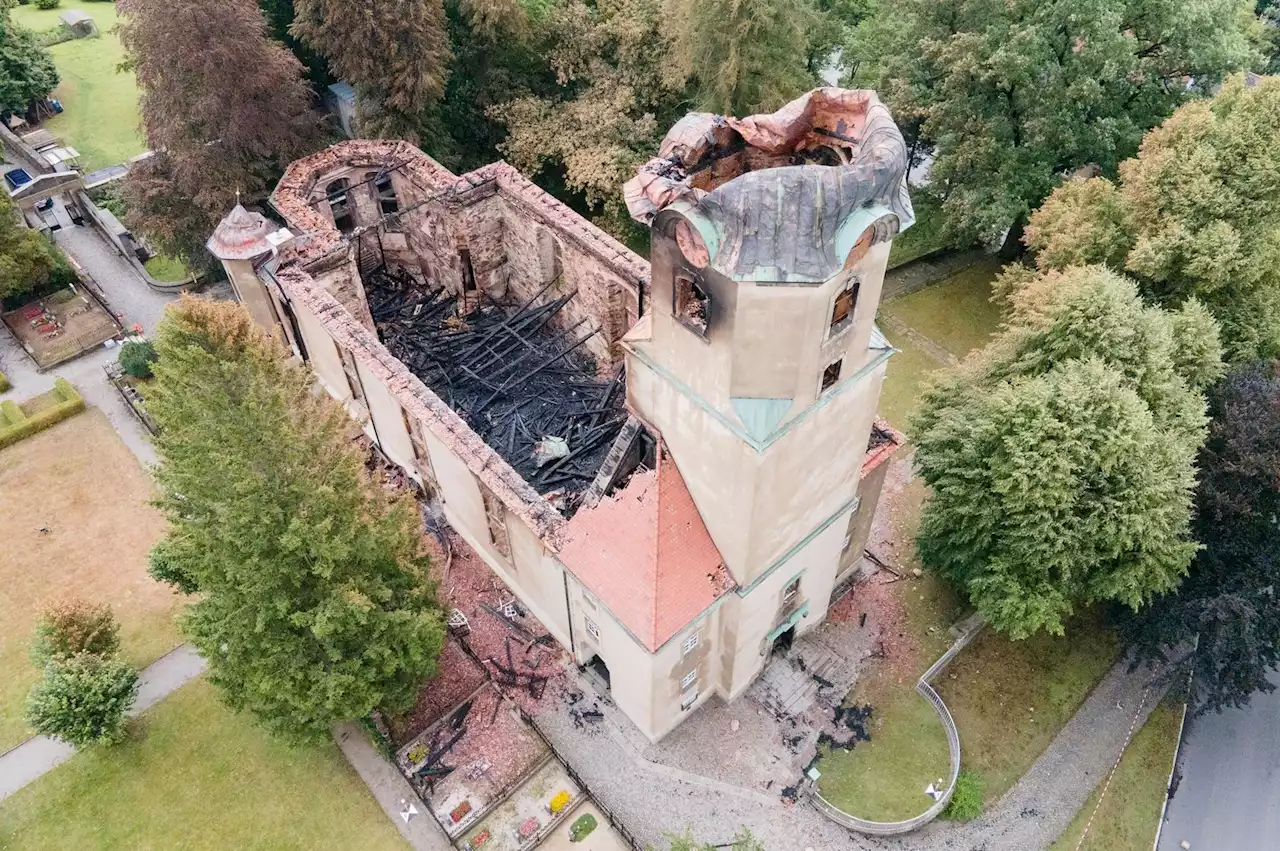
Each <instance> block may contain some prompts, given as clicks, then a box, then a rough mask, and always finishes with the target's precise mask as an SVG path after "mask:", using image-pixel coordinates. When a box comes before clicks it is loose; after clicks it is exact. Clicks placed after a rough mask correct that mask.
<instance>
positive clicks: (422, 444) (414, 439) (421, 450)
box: [400, 407, 436, 487]
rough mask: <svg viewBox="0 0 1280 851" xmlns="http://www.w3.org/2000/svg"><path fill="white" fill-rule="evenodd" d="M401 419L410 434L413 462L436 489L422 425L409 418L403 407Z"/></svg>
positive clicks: (414, 418) (413, 418)
mask: <svg viewBox="0 0 1280 851" xmlns="http://www.w3.org/2000/svg"><path fill="white" fill-rule="evenodd" d="M400 417H401V419H403V420H404V427H405V431H407V432H408V433H409V445H410V446H411V447H412V448H413V460H414V463H415V464H416V465H417V467H418V472H419V473H421V474H422V477H423V478H424V479H426V480H427V481H428V482H430V483H431V486H432V487H435V479H436V477H435V471H434V470H432V469H431V456H430V455H429V454H428V453H427V439H426V437H425V436H424V435H423V433H422V424H421V423H419V422H418V420H417V418H416V417H411V416H409V412H408V411H406V410H405V409H404V408H403V407H402V408H401V409H400Z"/></svg>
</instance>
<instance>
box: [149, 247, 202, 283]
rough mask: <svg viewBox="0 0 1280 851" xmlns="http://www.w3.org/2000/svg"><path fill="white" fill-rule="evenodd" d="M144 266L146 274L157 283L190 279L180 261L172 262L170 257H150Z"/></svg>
mask: <svg viewBox="0 0 1280 851" xmlns="http://www.w3.org/2000/svg"><path fill="white" fill-rule="evenodd" d="M144 265H145V267H146V270H147V274H148V275H150V276H151V277H153V278H155V279H156V280H157V281H166V282H168V281H185V280H186V279H187V278H189V277H191V273H190V272H189V271H188V270H187V267H186V265H185V264H183V262H182V261H181V260H174V259H173V258H172V257H165V256H163V255H161V254H157V255H156V256H155V257H152V258H151V259H150V260H148V261H147V262H146V263H145V264H144Z"/></svg>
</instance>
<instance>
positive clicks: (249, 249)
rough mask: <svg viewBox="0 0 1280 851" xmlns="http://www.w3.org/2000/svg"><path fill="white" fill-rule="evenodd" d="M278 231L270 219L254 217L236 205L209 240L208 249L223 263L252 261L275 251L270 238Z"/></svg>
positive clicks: (206, 244)
mask: <svg viewBox="0 0 1280 851" xmlns="http://www.w3.org/2000/svg"><path fill="white" fill-rule="evenodd" d="M275 230H276V228H275V226H274V225H273V224H271V222H269V221H267V218H266V216H264V215H262V214H261V213H251V212H249V211H248V210H246V209H245V208H244V205H242V204H236V206H235V209H234V210H232V211H231V212H230V213H228V214H227V217H226V218H225V219H223V220H222V222H221V223H220V224H219V225H218V227H217V230H215V231H214V232H213V236H211V237H209V241H208V242H206V243H205V247H206V248H208V249H209V252H210V253H211V254H213V256H214V257H217V258H218V259H219V260H252V259H253V258H254V257H260V256H262V255H263V254H267V253H269V252H270V251H271V243H270V242H269V241H268V240H267V234H269V233H272V232H273V231H275Z"/></svg>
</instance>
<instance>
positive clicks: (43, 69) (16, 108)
mask: <svg viewBox="0 0 1280 851" xmlns="http://www.w3.org/2000/svg"><path fill="white" fill-rule="evenodd" d="M57 86H58V69H57V68H55V67H54V64H53V57H52V56H50V55H49V51H47V50H45V49H44V48H43V47H41V46H40V43H39V42H38V41H36V36H35V33H33V32H31V31H30V30H28V29H26V28H25V27H21V26H19V25H18V24H16V23H14V21H13V19H12V18H11V17H10V16H9V7H8V5H7V3H4V2H0V112H3V111H6V110H10V111H13V112H16V113H18V114H23V113H25V112H26V111H27V107H28V106H30V105H31V102H32V101H34V100H39V99H40V98H44V97H48V96H49V93H50V92H52V91H53V90H54V89H55V88H57Z"/></svg>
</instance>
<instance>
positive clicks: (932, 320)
mask: <svg viewBox="0 0 1280 851" xmlns="http://www.w3.org/2000/svg"><path fill="white" fill-rule="evenodd" d="M907 233H911V231H907ZM894 245H895V246H896V245H897V243H896V242H895V243H894ZM999 270H1000V266H999V264H998V263H997V262H995V261H989V262H985V261H984V262H982V263H978V264H976V265H974V266H970V267H969V268H967V269H962V270H961V271H959V272H957V273H956V274H954V275H952V276H951V277H950V278H947V279H946V280H944V281H940V282H938V283H937V284H934V285H933V286H930V287H926V288H925V289H923V290H920V291H918V292H914V293H911V294H910V295H907V296H903V297H902V298H898V299H893V300H892V301H887V302H884V303H883V304H881V305H880V313H881V314H882V315H883V316H886V317H889V318H892V319H894V320H897V321H899V322H903V323H906V324H907V325H909V326H910V327H911V328H912V329H913V330H915V331H917V332H918V333H920V334H922V335H924V336H925V337H928V338H929V339H930V340H932V341H933V342H934V343H936V344H937V345H938V346H940V347H942V348H943V349H945V350H946V351H948V352H950V353H951V354H953V355H955V356H956V357H958V358H963V357H964V356H965V355H967V354H968V353H969V352H970V351H972V350H973V349H976V348H978V347H979V346H982V345H983V344H984V343H985V342H986V340H987V337H988V336H990V335H991V333H993V332H994V331H995V330H996V329H997V327H998V326H999V324H1000V311H999V309H998V308H997V307H996V306H995V305H994V304H992V303H991V301H990V299H991V283H992V281H993V280H995V276H996V273H997V272H999ZM882 330H884V332H885V336H886V337H888V338H889V342H890V343H891V344H893V347H894V348H896V349H898V354H896V355H894V356H893V357H892V358H891V359H890V360H889V369H888V372H887V374H886V375H885V380H884V386H883V387H882V389H881V391H880V414H881V416H883V417H884V418H885V419H887V420H888V421H889V423H890V425H894V426H897V427H898V428H906V425H907V420H908V419H910V417H911V414H913V413H914V412H915V409H916V406H917V405H919V403H920V394H921V392H922V391H923V389H924V386H925V384H926V382H927V381H928V379H929V376H930V375H932V374H933V373H934V372H936V371H937V370H938V369H941V368H942V367H944V366H946V363H944V362H943V361H941V360H939V359H938V358H937V357H935V355H934V354H933V353H932V352H930V351H929V350H928V349H927V348H926V347H925V346H922V345H920V344H919V343H918V342H916V341H915V340H912V339H911V338H910V337H908V336H906V335H905V334H902V333H899V332H897V331H895V330H894V329H892V328H888V327H885V328H883V329H882Z"/></svg>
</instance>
